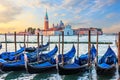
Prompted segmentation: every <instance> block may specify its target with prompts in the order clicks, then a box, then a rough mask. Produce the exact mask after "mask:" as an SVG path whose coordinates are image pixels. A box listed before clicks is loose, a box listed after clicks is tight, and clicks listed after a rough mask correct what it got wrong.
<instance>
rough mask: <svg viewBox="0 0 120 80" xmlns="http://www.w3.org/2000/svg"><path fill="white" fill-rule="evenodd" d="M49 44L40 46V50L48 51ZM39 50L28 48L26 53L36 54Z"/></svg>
mask: <svg viewBox="0 0 120 80" xmlns="http://www.w3.org/2000/svg"><path fill="white" fill-rule="evenodd" d="M49 44H50V43H49V42H47V44H45V45H40V46H39V48H40V49H41V50H42V51H45V50H47V48H48V47H49ZM36 49H37V48H36V47H27V48H25V51H26V52H34V51H35V50H36Z"/></svg>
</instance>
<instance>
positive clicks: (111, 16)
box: [106, 13, 118, 19]
mask: <svg viewBox="0 0 120 80" xmlns="http://www.w3.org/2000/svg"><path fill="white" fill-rule="evenodd" d="M117 15H118V14H116V13H110V14H107V15H106V18H108V19H110V18H113V17H116V16H117Z"/></svg>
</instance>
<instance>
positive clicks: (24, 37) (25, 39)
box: [24, 34, 26, 48]
mask: <svg viewBox="0 0 120 80" xmlns="http://www.w3.org/2000/svg"><path fill="white" fill-rule="evenodd" d="M25 36H26V35H25V34H24V47H25V48H26V45H25V43H26V41H25V40H26V38H25Z"/></svg>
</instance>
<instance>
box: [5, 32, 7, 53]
mask: <svg viewBox="0 0 120 80" xmlns="http://www.w3.org/2000/svg"><path fill="white" fill-rule="evenodd" d="M5 51H6V52H7V34H6V33H5Z"/></svg>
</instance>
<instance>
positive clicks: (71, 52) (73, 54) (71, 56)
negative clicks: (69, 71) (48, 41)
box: [58, 45, 76, 63]
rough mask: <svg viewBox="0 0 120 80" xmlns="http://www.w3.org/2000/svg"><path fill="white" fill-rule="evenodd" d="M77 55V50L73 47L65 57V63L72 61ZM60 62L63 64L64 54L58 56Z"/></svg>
mask: <svg viewBox="0 0 120 80" xmlns="http://www.w3.org/2000/svg"><path fill="white" fill-rule="evenodd" d="M75 53H76V49H75V46H74V45H73V47H72V48H71V50H70V51H68V52H67V53H65V54H64V55H63V57H64V62H67V61H70V60H71V59H72V58H73V57H74V56H75ZM58 61H59V63H60V62H62V54H59V55H58Z"/></svg>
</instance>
